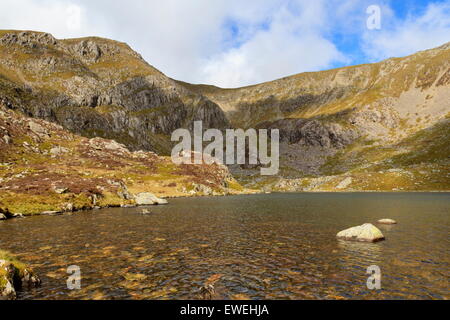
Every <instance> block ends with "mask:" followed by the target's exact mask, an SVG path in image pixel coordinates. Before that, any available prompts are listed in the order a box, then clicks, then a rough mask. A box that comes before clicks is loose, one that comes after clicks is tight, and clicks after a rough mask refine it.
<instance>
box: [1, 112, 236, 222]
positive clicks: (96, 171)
mask: <svg viewBox="0 0 450 320" xmlns="http://www.w3.org/2000/svg"><path fill="white" fill-rule="evenodd" d="M242 191H244V189H243V188H242V187H241V186H240V185H239V184H238V183H237V182H236V181H235V180H234V179H233V178H232V177H231V175H230V173H229V171H228V169H227V167H225V166H223V165H217V164H212V165H195V166H189V167H188V166H184V165H175V164H173V163H172V161H171V159H170V158H169V157H162V156H158V155H156V154H155V153H153V152H144V151H137V152H132V151H129V150H128V149H127V148H126V147H125V146H124V145H122V144H120V143H118V142H116V141H114V140H107V139H102V138H92V139H89V138H85V137H81V136H79V135H75V134H73V133H70V132H69V131H67V130H65V129H64V128H63V127H62V126H60V125H57V124H55V123H52V122H48V121H45V120H42V119H35V118H29V117H25V116H24V115H23V114H22V113H21V112H19V111H15V110H9V109H8V108H6V107H4V106H2V105H1V104H0V220H1V219H2V218H4V219H6V218H9V217H13V216H16V215H19V214H39V213H43V212H48V211H54V212H58V213H59V212H65V211H67V212H70V211H74V210H81V209H92V208H94V207H106V206H120V205H132V204H134V203H135V195H139V194H141V193H147V192H151V193H153V194H154V195H156V196H160V197H176V196H192V195H223V194H228V193H240V192H242Z"/></svg>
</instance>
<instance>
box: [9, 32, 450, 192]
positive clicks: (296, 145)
mask: <svg viewBox="0 0 450 320" xmlns="http://www.w3.org/2000/svg"><path fill="white" fill-rule="evenodd" d="M449 61H450V43H446V44H444V45H442V46H440V47H438V48H435V49H429V50H424V51H421V52H418V53H416V54H413V55H410V56H407V57H401V58H390V59H386V60H384V61H381V62H378V63H374V64H363V65H357V66H348V67H342V68H336V69H332V70H326V71H320V72H307V73H301V74H296V75H292V76H289V77H284V78H281V79H277V80H274V81H270V82H265V83H261V84H256V85H252V86H247V87H242V88H230V89H222V88H219V87H215V86H210V85H195V84H189V83H186V82H182V81H177V80H174V79H171V78H169V77H167V76H165V75H164V74H163V73H162V72H161V71H159V70H157V69H156V68H154V67H153V66H151V65H150V64H148V63H147V62H146V61H145V60H143V59H142V57H141V56H140V55H139V54H138V53H137V52H135V51H133V50H132V49H131V48H130V47H129V46H128V45H127V44H125V43H122V42H117V41H114V40H109V39H103V38H98V37H87V38H78V39H65V40H57V39H55V38H54V37H53V36H51V35H50V34H47V33H35V32H32V31H27V32H23V31H0V98H1V99H2V101H3V102H4V104H5V105H6V106H8V107H9V108H10V109H15V110H20V111H21V112H23V113H24V114H26V115H28V116H33V117H37V118H42V119H45V120H48V121H52V122H56V123H59V124H61V125H62V126H63V127H64V128H66V129H68V130H69V131H72V132H74V133H76V134H81V135H83V136H86V137H88V138H95V137H102V138H109V139H114V140H117V141H118V142H120V143H123V144H125V145H126V146H127V147H129V148H130V149H131V150H139V149H143V150H149V151H154V152H157V153H159V154H169V153H170V149H171V147H172V143H171V142H170V134H171V132H172V131H173V130H175V129H178V128H182V127H185V128H188V129H191V128H192V123H193V122H194V121H196V120H201V121H203V124H204V127H205V128H219V129H226V128H244V129H247V128H260V129H262V128H267V129H279V130H280V134H281V136H280V138H281V146H280V151H281V157H280V159H281V172H280V175H279V176H277V177H272V178H263V177H259V176H258V175H257V174H256V170H253V169H249V168H247V167H245V166H230V170H231V172H232V174H233V175H234V176H235V177H236V178H237V179H238V180H239V181H240V182H241V183H243V184H244V185H246V186H248V187H252V188H263V189H265V190H280V191H341V190H342V191H345V190H349V191H351V190H353V191H363V190H391V191H392V190H449V189H450V177H449V175H448V173H445V172H449V170H448V168H449V163H448V159H449V157H450V152H449V148H448V146H449V143H448V141H449V139H448V138H449V136H450V134H449V132H448V131H449V130H448V128H449V125H448V122H449V114H450V102H449V101H450V90H449V89H450V88H449V87H450V62H449ZM437 133H439V134H437ZM414 137H417V139H416V140H414ZM424 137H425V138H424ZM426 137H428V138H426ZM430 137H433V139H434V140H432V141H431V143H429V144H428V145H426V144H425V145H424V144H422V140H421V139H422V138H423V139H425V141H427V139H431V138H430ZM411 139H412V140H411ZM432 145H433V146H434V145H436V146H440V155H437V154H435V152H434V151H431V149H432V148H431V147H432ZM427 147H430V148H431V149H430V150H428V149H427ZM427 150H428V151H427ZM427 152H428V153H427ZM407 154H409V158H408V156H406V155H407ZM421 154H427V156H426V157H424V156H421ZM433 154H434V156H433ZM402 156H405V157H406V158H408V159H416V162H414V161H412V162H411V161H409V160H408V161H406V160H405V161H404V162H401V161H400V162H399V161H398V158H399V157H402ZM433 157H434V158H433ZM436 159H437V160H438V161H434V160H436ZM393 163H394V164H395V165H393ZM389 170H397V171H393V172H388V171H389ZM433 170H438V172H439V174H434V171H433ZM379 172H382V173H379ZM418 172H426V173H427V174H426V176H427V177H428V178H430V179H428V178H424V177H422V175H421V174H419V173H418ZM391 173H392V174H391ZM369 175H374V176H380V177H389V179H387V180H389V181H390V182H385V183H379V181H381V180H383V179H378V180H379V181H378V182H377V181H372V179H369ZM349 179H351V180H352V182H351V183H342V182H343V181H347V182H348V181H349ZM415 179H418V180H419V181H421V180H423V181H428V182H426V183H419V185H416V181H414V180H415ZM359 180H361V181H364V180H366V181H372V182H370V183H367V184H364V183H359V182H358V181H359ZM433 181H434V182H433Z"/></svg>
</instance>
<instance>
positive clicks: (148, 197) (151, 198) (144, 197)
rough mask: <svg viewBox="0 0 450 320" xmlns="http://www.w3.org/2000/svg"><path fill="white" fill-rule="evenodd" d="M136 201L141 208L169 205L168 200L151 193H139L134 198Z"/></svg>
mask: <svg viewBox="0 0 450 320" xmlns="http://www.w3.org/2000/svg"><path fill="white" fill-rule="evenodd" d="M134 201H135V202H136V204H137V205H139V206H146V205H162V204H167V203H168V202H167V200H166V199H160V198H158V197H156V196H155V195H154V194H152V193H149V192H142V193H138V194H137V195H136V196H135V197H134Z"/></svg>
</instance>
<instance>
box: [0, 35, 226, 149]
mask: <svg viewBox="0 0 450 320" xmlns="http://www.w3.org/2000/svg"><path fill="white" fill-rule="evenodd" d="M0 46H2V47H3V49H4V52H6V55H5V59H2V60H0V66H2V67H3V68H5V69H6V70H8V72H10V73H11V74H20V75H23V74H31V75H32V77H29V78H27V79H19V80H21V81H12V79H11V78H10V77H3V76H2V75H1V74H0V99H1V100H2V101H3V102H4V105H6V106H7V107H8V108H11V109H18V110H20V111H22V112H24V113H25V114H26V115H28V116H32V117H37V118H42V119H45V120H48V121H53V122H57V123H59V124H61V125H62V126H64V127H65V128H67V129H69V130H71V131H72V132H74V133H77V134H82V135H85V136H88V137H95V136H99V137H102V138H111V139H115V140H117V141H119V142H121V143H124V144H125V145H127V146H128V147H129V148H130V149H131V150H137V149H143V150H150V151H156V152H159V153H163V154H167V153H168V152H169V150H170V148H171V142H170V135H171V133H172V132H173V131H174V130H176V129H178V128H192V126H193V121H195V120H201V121H203V126H204V128H205V129H207V128H219V129H222V128H229V127H230V124H229V122H228V120H227V118H226V117H225V114H224V112H223V111H222V110H221V109H220V107H219V106H218V105H217V104H215V103H213V102H211V101H210V100H208V99H207V98H205V97H203V96H202V95H200V94H197V93H194V92H191V91H189V90H188V89H186V88H185V87H183V86H181V85H179V84H178V83H176V82H175V81H173V80H172V79H169V78H168V77H166V76H164V75H163V74H162V73H160V72H159V71H158V70H156V69H154V68H153V67H151V66H150V65H148V64H147V63H146V62H145V61H144V60H143V59H142V58H141V57H140V55H139V54H137V53H136V52H134V51H133V50H131V49H130V48H129V47H128V46H127V45H125V44H122V43H118V42H115V41H112V40H106V39H99V38H89V39H80V40H67V41H66V40H56V39H54V38H53V37H52V36H51V35H49V34H44V33H37V32H20V33H18V32H11V33H7V34H5V35H4V36H3V37H1V38H0ZM19 55H26V57H27V59H26V61H25V62H24V63H18V60H19V59H18V56H19ZM18 78H20V77H18ZM22 78H24V77H22Z"/></svg>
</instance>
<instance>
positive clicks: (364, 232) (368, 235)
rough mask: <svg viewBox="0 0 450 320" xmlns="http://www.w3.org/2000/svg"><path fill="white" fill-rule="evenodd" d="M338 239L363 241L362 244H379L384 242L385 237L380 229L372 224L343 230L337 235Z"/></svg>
mask: <svg viewBox="0 0 450 320" xmlns="http://www.w3.org/2000/svg"><path fill="white" fill-rule="evenodd" d="M337 237H338V239H344V240H353V241H362V242H377V241H381V240H384V235H383V234H382V233H381V231H380V229H378V228H377V227H375V226H374V225H373V224H371V223H366V224H363V225H362V226H357V227H353V228H349V229H346V230H343V231H341V232H339V233H338V234H337Z"/></svg>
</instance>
